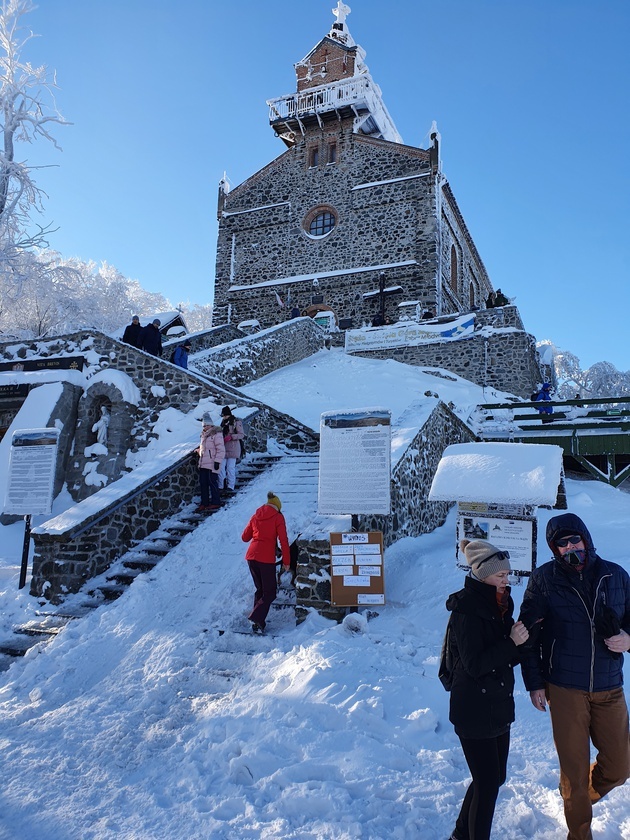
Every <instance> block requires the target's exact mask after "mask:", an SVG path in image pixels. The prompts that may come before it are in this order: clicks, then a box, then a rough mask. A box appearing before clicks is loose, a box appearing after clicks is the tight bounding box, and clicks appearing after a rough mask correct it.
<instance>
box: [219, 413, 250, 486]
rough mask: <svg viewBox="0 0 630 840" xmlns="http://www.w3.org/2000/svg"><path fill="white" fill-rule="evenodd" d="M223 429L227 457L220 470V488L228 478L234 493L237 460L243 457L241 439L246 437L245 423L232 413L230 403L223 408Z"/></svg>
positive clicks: (228, 483)
mask: <svg viewBox="0 0 630 840" xmlns="http://www.w3.org/2000/svg"><path fill="white" fill-rule="evenodd" d="M221 429H222V430H223V443H224V444H225V458H224V459H223V461H222V462H221V469H220V470H219V490H223V489H224V488H225V483H226V478H227V488H225V489H226V490H227V492H228V493H233V492H234V488H235V485H236V461H237V460H238V459H239V458H240V457H241V441H242V440H243V438H244V437H245V434H244V433H243V424H242V423H241V421H240V420H238V419H237V418H236V417H234V415H233V414H232V409H231V408H230V406H229V405H225V406H223V408H222V409H221Z"/></svg>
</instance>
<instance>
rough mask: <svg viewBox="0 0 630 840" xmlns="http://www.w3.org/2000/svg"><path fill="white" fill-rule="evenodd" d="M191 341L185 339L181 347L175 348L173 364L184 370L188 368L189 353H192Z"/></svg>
mask: <svg viewBox="0 0 630 840" xmlns="http://www.w3.org/2000/svg"><path fill="white" fill-rule="evenodd" d="M190 347H191V344H190V341H185V342H184V343H183V344H181V345H180V346H179V347H176V348H175V351H174V353H173V364H175V365H177V366H178V367H180V368H184V370H188V354H189V353H190Z"/></svg>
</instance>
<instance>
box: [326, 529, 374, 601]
mask: <svg viewBox="0 0 630 840" xmlns="http://www.w3.org/2000/svg"><path fill="white" fill-rule="evenodd" d="M330 602H331V604H332V605H333V606H335V607H365V606H369V605H370V604H372V605H373V604H384V603H385V578H384V575H383V533H382V532H381V531H368V532H367V533H354V532H352V533H337V534H331V535H330Z"/></svg>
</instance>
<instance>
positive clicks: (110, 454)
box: [68, 374, 137, 501]
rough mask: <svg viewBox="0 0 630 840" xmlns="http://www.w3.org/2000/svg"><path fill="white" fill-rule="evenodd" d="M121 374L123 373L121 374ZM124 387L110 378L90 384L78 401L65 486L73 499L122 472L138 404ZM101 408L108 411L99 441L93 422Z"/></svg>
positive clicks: (90, 491) (86, 494) (105, 483)
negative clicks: (105, 433)
mask: <svg viewBox="0 0 630 840" xmlns="http://www.w3.org/2000/svg"><path fill="white" fill-rule="evenodd" d="M122 375H123V376H124V374H122ZM124 390H125V389H124V388H121V387H118V386H117V385H115V384H113V383H112V382H107V381H103V380H101V381H97V382H94V383H93V384H91V385H90V386H89V387H88V389H87V390H86V391H85V393H84V394H83V397H82V398H81V400H80V401H79V411H78V420H77V427H76V433H75V437H74V450H73V455H72V458H71V466H70V469H69V470H68V488H69V490H70V493H71V495H72V497H73V499H75V500H76V501H80V500H81V499H85V498H87V497H88V496H90V495H92V493H95V492H96V491H97V490H99V489H100V488H101V487H104V486H105V485H107V484H110V483H111V482H112V481H116V479H118V478H120V476H121V475H122V474H123V472H125V456H126V454H127V450H128V449H129V448H130V445H131V430H132V428H133V425H134V421H135V418H136V413H137V406H136V405H135V404H134V403H132V402H129V400H128V399H125V396H128V395H127V394H125V393H123V391H124ZM102 409H105V410H106V411H107V413H108V415H109V424H108V427H107V435H106V441H104V442H99V441H98V433H97V429H95V424H97V423H98V421H99V420H100V419H101V416H102Z"/></svg>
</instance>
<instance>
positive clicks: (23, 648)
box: [0, 636, 41, 657]
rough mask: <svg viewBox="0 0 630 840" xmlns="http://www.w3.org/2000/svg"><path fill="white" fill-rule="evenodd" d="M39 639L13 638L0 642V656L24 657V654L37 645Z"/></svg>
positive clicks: (30, 637) (29, 637)
mask: <svg viewBox="0 0 630 840" xmlns="http://www.w3.org/2000/svg"><path fill="white" fill-rule="evenodd" d="M40 641H41V638H35V637H34V636H22V637H20V636H13V637H12V638H9V639H5V640H4V641H3V642H0V654H2V653H4V654H6V656H13V657H17V656H24V654H25V653H26V652H27V651H28V650H30V649H31V648H32V647H34V646H35V645H37V644H39V642H40Z"/></svg>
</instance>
